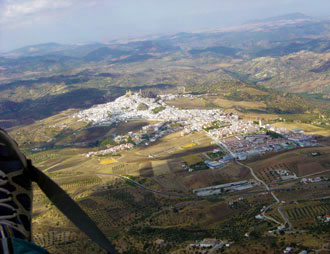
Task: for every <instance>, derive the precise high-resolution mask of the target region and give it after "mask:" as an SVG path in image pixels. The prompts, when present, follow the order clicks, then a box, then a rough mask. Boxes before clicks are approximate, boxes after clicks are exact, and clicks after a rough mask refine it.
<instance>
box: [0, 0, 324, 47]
mask: <svg viewBox="0 0 330 254" xmlns="http://www.w3.org/2000/svg"><path fill="white" fill-rule="evenodd" d="M329 10H330V1H329V0H0V52H3V51H8V50H12V49H15V48H18V47H22V46H26V45H32V44H38V43H45V42H59V43H77V42H91V41H107V40H111V39H119V38H130V37H135V36H140V35H148V34H154V33H157V34H160V33H173V32H181V31H191V30H197V29H207V28H216V27H224V26H229V25H237V24H241V23H242V22H245V21H247V20H251V19H258V18H265V17H271V16H276V15H282V14H287V13H291V12H302V13H304V14H306V15H311V16H326V15H329Z"/></svg>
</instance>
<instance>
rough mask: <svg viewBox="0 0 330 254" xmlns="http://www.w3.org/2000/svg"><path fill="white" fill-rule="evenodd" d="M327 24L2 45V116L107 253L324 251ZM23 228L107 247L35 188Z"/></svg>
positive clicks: (68, 249) (66, 249) (283, 21)
mask: <svg viewBox="0 0 330 254" xmlns="http://www.w3.org/2000/svg"><path fill="white" fill-rule="evenodd" d="M329 34H330V21H329V20H328V19H326V20H325V19H322V20H321V19H315V18H310V17H308V16H305V15H298V14H294V15H288V16H281V17H277V18H276V19H274V20H273V19H271V20H258V21H254V22H251V23H246V24H243V25H241V26H237V27H231V28H227V29H213V30H208V31H199V32H190V33H188V32H187V33H176V34H164V35H158V36H153V37H148V36H146V37H145V38H142V39H141V38H140V39H134V40H120V41H119V40H117V41H115V40H114V41H111V42H103V43H91V44H79V45H78V44H77V45H75V44H70V45H69V44H58V43H47V44H40V45H32V46H27V47H24V48H20V49H17V50H13V51H11V52H6V53H3V54H1V55H0V91H1V93H0V127H1V128H4V129H6V130H7V131H8V132H9V133H10V135H11V136H12V137H13V138H14V139H15V140H16V141H17V143H18V144H19V146H20V147H21V149H22V150H23V151H24V153H25V154H26V156H27V157H28V158H29V159H31V160H32V162H33V164H34V165H35V166H36V167H38V168H40V169H41V170H42V171H43V172H45V174H47V175H48V176H49V177H51V178H52V179H53V180H54V181H55V182H56V183H58V184H59V185H60V186H61V187H62V188H63V189H64V190H65V191H67V192H68V193H69V195H70V196H71V197H72V198H73V199H74V200H75V201H76V202H77V203H78V204H79V205H80V206H81V207H82V208H83V209H84V210H85V211H86V212H87V213H88V215H89V216H90V217H91V218H92V219H93V220H94V221H95V222H96V224H97V225H98V226H99V227H100V229H101V230H102V231H103V232H104V233H105V234H106V236H107V237H108V238H109V239H110V240H111V241H112V242H113V243H114V244H115V246H116V247H117V249H118V252H119V253H130V254H136V253H146V254H148V253H164V254H165V253H172V254H184V253H185V254H196V253H203V254H204V253H205V254H206V253H251V254H252V253H260V254H261V253H267V254H270V253H273V254H275V253H283V252H284V251H285V250H287V248H292V250H290V252H287V253H328V252H327V251H329V250H330V242H329V234H330V232H329V219H328V218H329V214H330V199H329V197H330V189H329V188H330V138H329V137H330V110H329V109H330V97H329V93H330V90H329V89H330V75H329V71H330V69H329V61H330V46H329V45H330V41H329ZM33 240H34V241H35V242H36V243H37V244H38V245H41V246H43V247H45V248H46V249H47V250H49V252H51V253H54V254H66V253H79V254H83V253H86V254H87V253H105V252H103V250H101V249H100V248H99V247H98V246H97V245H96V243H93V242H92V241H90V240H88V238H87V236H85V235H84V234H83V233H81V232H80V231H79V230H78V229H77V228H76V227H75V226H74V225H73V224H72V223H71V222H70V221H69V220H68V219H67V218H65V217H64V216H63V215H62V214H61V212H60V211H59V210H58V209H57V208H56V207H55V206H54V205H53V204H52V203H51V202H50V201H49V200H48V199H47V197H46V196H45V195H44V194H43V193H42V192H41V190H40V189H39V188H38V187H37V186H36V185H34V202H33ZM302 251H306V252H302ZM322 251H323V252H322Z"/></svg>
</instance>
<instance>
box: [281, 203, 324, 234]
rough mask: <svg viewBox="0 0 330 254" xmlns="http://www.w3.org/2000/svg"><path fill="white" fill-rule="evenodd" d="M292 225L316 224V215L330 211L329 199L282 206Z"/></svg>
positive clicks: (297, 226) (322, 214)
mask: <svg viewBox="0 0 330 254" xmlns="http://www.w3.org/2000/svg"><path fill="white" fill-rule="evenodd" d="M283 212H285V213H286V215H287V216H288V218H289V219H290V221H291V223H292V225H293V226H294V227H296V228H299V227H303V228H308V227H309V226H312V225H316V224H317V223H318V220H317V217H318V216H324V215H325V214H329V213H330V200H324V201H311V202H302V203H299V204H296V205H286V206H284V207H283Z"/></svg>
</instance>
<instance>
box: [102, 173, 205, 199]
mask: <svg viewBox="0 0 330 254" xmlns="http://www.w3.org/2000/svg"><path fill="white" fill-rule="evenodd" d="M96 174H97V175H108V176H115V177H118V178H121V179H123V180H125V181H127V182H130V183H131V184H134V185H135V186H136V187H138V188H140V189H142V190H145V191H149V192H152V193H156V194H159V195H165V196H169V197H178V198H193V199H199V198H200V197H198V196H192V195H182V194H176V193H169V192H163V191H158V190H154V189H150V188H148V187H145V186H143V185H142V184H140V183H138V182H136V181H134V180H132V179H130V178H129V177H126V176H122V175H117V174H111V173H96Z"/></svg>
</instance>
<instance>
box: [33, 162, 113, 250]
mask: <svg viewBox="0 0 330 254" xmlns="http://www.w3.org/2000/svg"><path fill="white" fill-rule="evenodd" d="M27 163H28V167H27V169H28V172H29V173H30V175H31V179H32V181H34V182H36V183H37V184H38V186H39V187H40V189H41V190H42V191H43V192H44V193H45V194H46V196H47V197H48V198H49V200H50V201H52V203H53V204H54V205H55V206H56V207H57V208H58V209H59V210H60V211H61V212H62V213H63V214H64V215H65V216H66V217H67V218H68V219H69V220H70V221H71V222H72V223H73V224H74V225H76V226H77V227H78V228H79V229H80V230H81V231H83V232H84V233H85V234H86V235H87V236H89V237H90V238H91V239H92V240H93V241H94V242H96V243H97V244H98V245H99V246H100V247H102V248H103V249H105V250H106V251H107V252H108V254H115V253H116V250H115V247H114V245H113V244H112V243H111V242H110V241H109V240H108V239H107V238H106V236H105V235H104V234H103V233H102V231H101V230H100V229H99V228H98V227H97V226H96V224H95V222H93V221H92V219H91V218H90V217H89V216H88V215H87V214H86V213H85V212H84V211H83V210H82V209H81V208H80V206H79V205H78V204H77V203H76V202H75V201H74V200H73V199H72V198H71V197H70V196H69V195H68V194H67V193H66V192H65V191H64V190H63V189H62V188H61V187H60V186H58V185H57V184H56V183H55V182H54V181H53V180H51V179H50V178H49V177H48V176H47V175H45V174H44V173H43V172H42V171H41V170H40V169H38V168H36V167H34V166H33V165H32V163H31V160H27Z"/></svg>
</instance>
